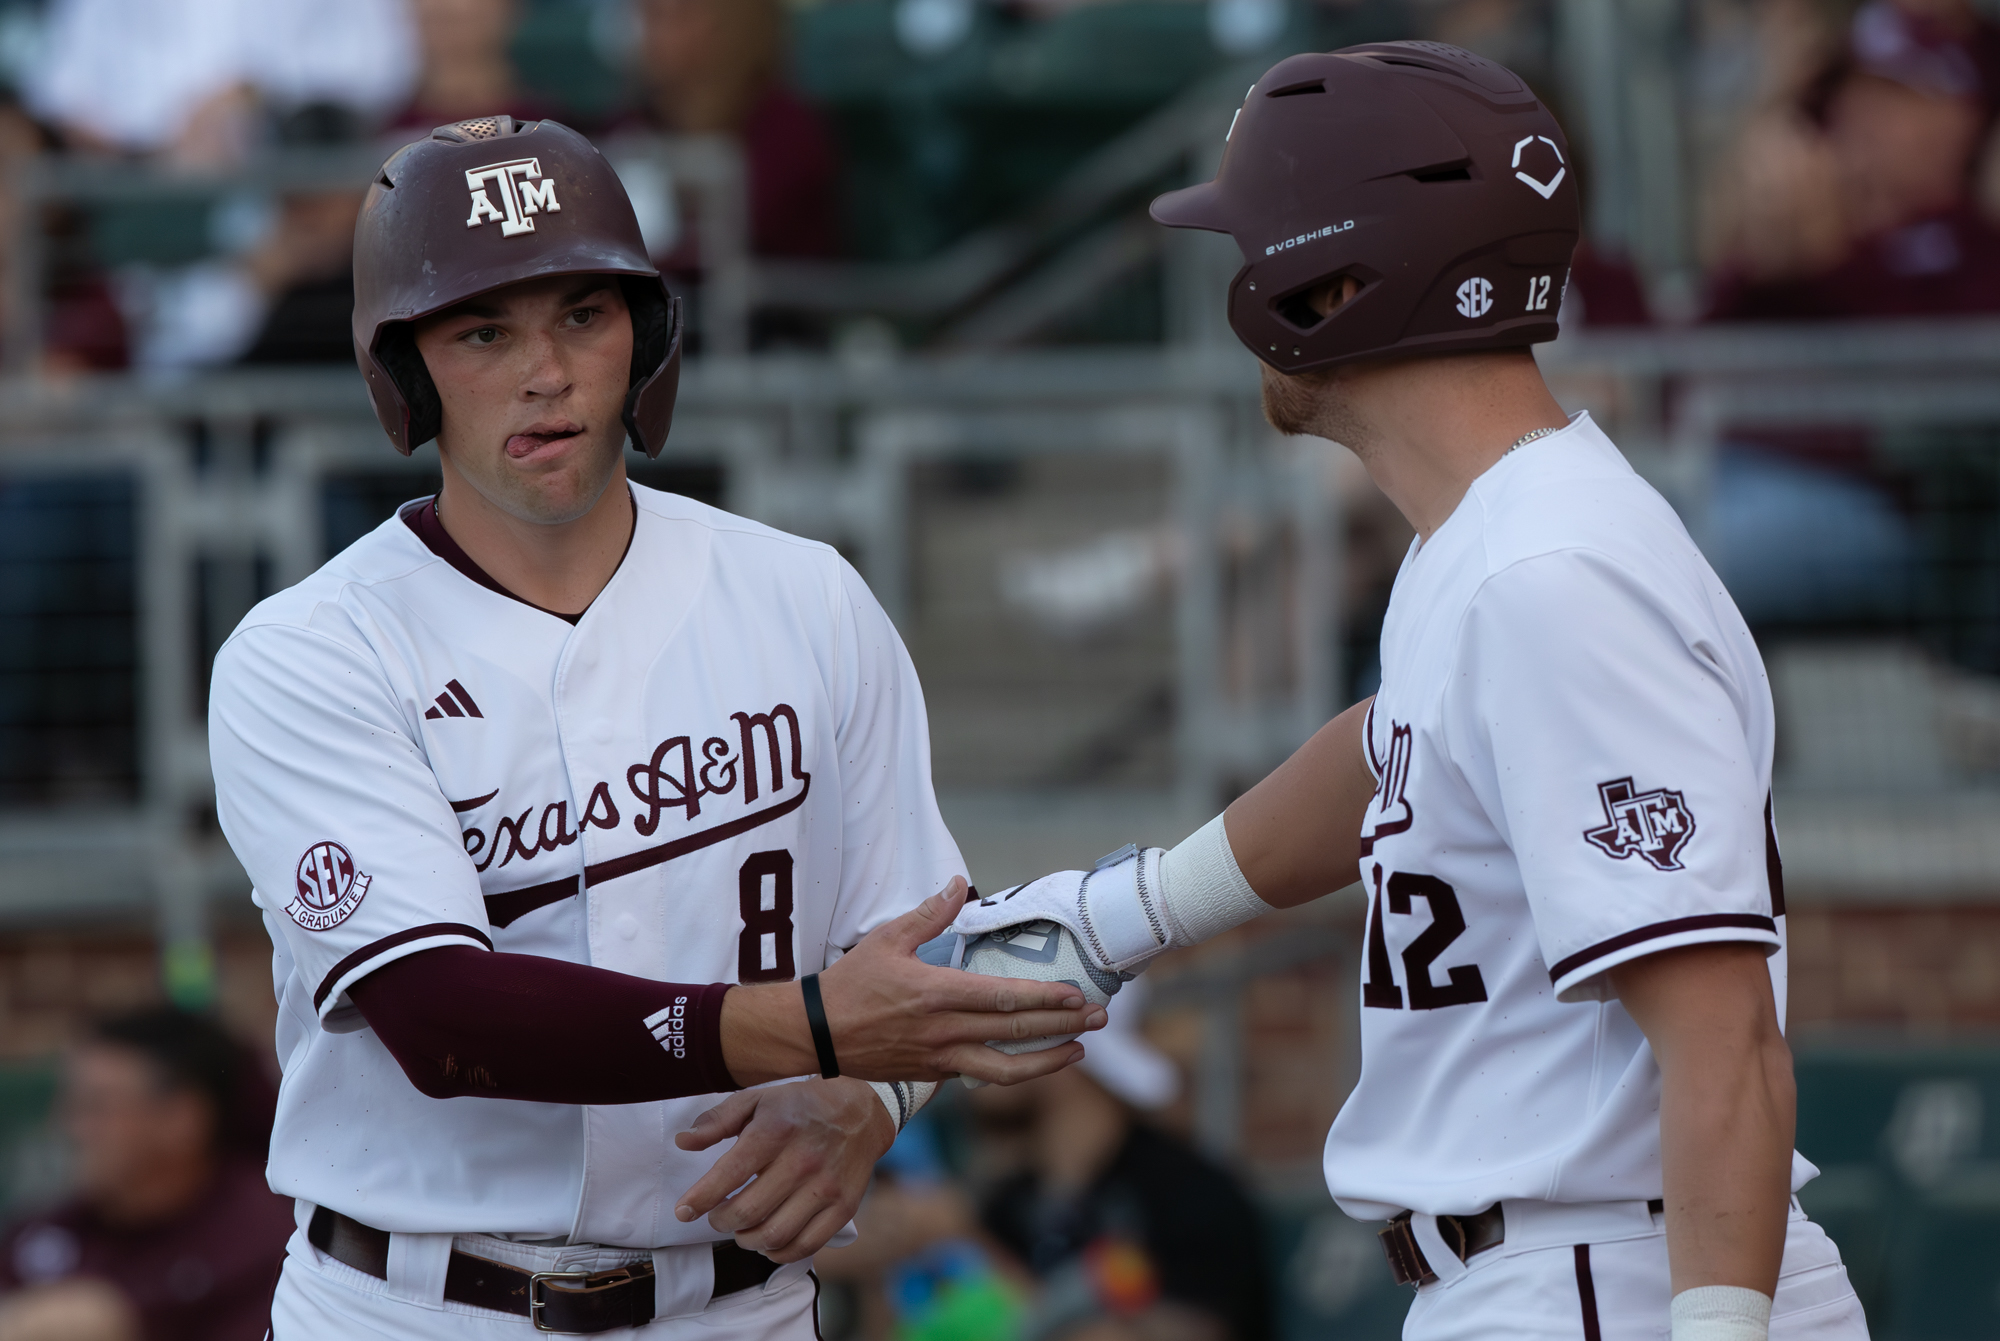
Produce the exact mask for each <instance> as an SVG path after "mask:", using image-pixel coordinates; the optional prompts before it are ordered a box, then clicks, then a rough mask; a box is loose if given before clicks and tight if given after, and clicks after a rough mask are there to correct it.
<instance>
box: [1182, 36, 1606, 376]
mask: <svg viewBox="0 0 2000 1341" xmlns="http://www.w3.org/2000/svg"><path fill="white" fill-rule="evenodd" d="M1153 217H1154V218H1155V219H1157V220H1159V222H1161V223H1163V224H1166V225H1168V226H1169V227H1172V228H1204V229H1208V230H1210V231H1213V232H1217V233H1228V234H1229V235H1230V236H1232V237H1233V238H1235V239H1236V245H1237V247H1238V249H1239V250H1241V251H1242V253H1243V261H1244V265H1243V268H1242V270H1240V271H1238V272H1237V275H1236V279H1235V280H1234V282H1232V283H1231V285H1230V288H1229V324H1230V326H1231V327H1233V328H1234V329H1235V331H1236V334H1237V337H1238V338H1239V339H1241V340H1242V341H1243V343H1244V344H1246V345H1248V346H1249V347H1250V351H1251V352H1252V353H1253V354H1255V355H1256V356H1257V357H1258V358H1260V359H1262V360H1264V362H1266V363H1268V364H1270V365H1271V366H1272V367H1273V368H1276V369H1278V370H1279V371H1281V372H1288V373H1293V372H1302V371H1304V370H1306V369H1308V368H1323V367H1326V366H1328V365H1330V364H1335V363H1345V362H1349V361H1351V360H1354V359H1362V358H1368V357H1370V356H1372V355H1378V354H1387V353H1392V352H1393V353H1407V354H1432V353H1435V354H1447V353H1458V352H1462V351H1468V350H1480V349H1506V348H1519V347H1521V346H1525V345H1530V344H1534V343H1537V342H1539V341H1543V340H1553V339H1555V338H1556V310H1557V308H1558V307H1559V306H1560V305H1561V302H1562V294H1563V288H1564V285H1565V284H1566V283H1567V282H1568V279H1569V262H1570V253H1571V252H1573V251H1574V250H1575V249H1576V242H1577V237H1578V235H1579V232H1580V231H1581V229H1580V217H1579V210H1578V206H1577V194H1576V171H1575V169H1574V167H1573V166H1572V165H1571V163H1570V160H1569V145H1568V142H1567V141H1566V140H1565V139H1564V138H1563V133H1562V127H1560V126H1558V125H1557V124H1556V120H1555V118H1554V117H1552V116H1550V115H1549V113H1548V109H1547V108H1545V107H1543V106H1542V104H1541V102H1540V101H1539V100H1538V99H1537V98H1536V97H1535V95H1534V93H1533V92H1532V91H1531V90H1530V89H1529V88H1528V86H1527V85H1526V84H1524V83H1522V82H1521V80H1520V79H1519V78H1517V77H1516V76H1515V75H1514V73H1513V72H1512V71H1510V70H1508V69H1506V68H1505V67H1504V66H1500V65H1496V64H1494V63H1493V62H1492V61H1489V60H1486V59H1485V58H1484V57H1481V56H1475V55H1473V54H1472V53H1471V52H1469V51H1461V50H1460V49H1459V48H1457V47H1452V46H1446V45H1444V44H1443V43H1440V42H1376V43H1370V44H1368V45H1365V46H1358V47H1346V48H1344V49H1342V50H1340V51H1333V52H1326V53H1314V54H1311V55H1303V56H1293V57H1291V58H1290V59H1288V60H1283V61H1280V62H1279V63H1278V64H1276V65H1274V66H1272V67H1271V68H1270V70H1268V71H1266V72H1265V74H1264V77H1263V78H1262V79H1260V80H1258V81H1257V83H1256V86H1255V87H1253V88H1252V89H1251V90H1250V94H1249V96H1248V97H1247V98H1245V99H1244V102H1243V107H1242V110H1240V111H1239V112H1238V113H1237V114H1236V120H1235V121H1234V122H1233V123H1232V125H1231V127H1230V131H1229V146H1228V148H1227V149H1226V150H1224V151H1223V156H1222V167H1221V169H1220V170H1219V171H1218V172H1217V173H1216V174H1215V180H1214V181H1212V182H1204V183H1202V184H1201V185H1199V186H1191V187H1188V188H1187V189H1185V190H1181V191H1174V192H1172V193H1170V194H1168V195H1164V196H1161V197H1160V198H1159V199H1158V200H1155V201H1154V202H1153ZM1347 275H1351V276H1353V277H1354V279H1355V280H1356V281H1358V282H1359V283H1360V285H1361V288H1360V291H1359V292H1358V293H1357V294H1356V295H1355V297H1354V298H1353V299H1352V300H1350V301H1349V302H1347V303H1346V304H1344V305H1343V306H1341V307H1340V308H1339V309H1337V310H1336V311H1335V312H1334V313H1333V315H1331V316H1329V317H1324V318H1323V317H1321V316H1320V315H1319V314H1318V313H1316V312H1314V311H1313V309H1312V307H1311V305H1310V304H1309V303H1308V302H1307V296H1308V295H1309V294H1310V293H1311V292H1312V291H1313V290H1314V289H1316V288H1318V287H1319V286H1320V285H1322V284H1324V283H1326V282H1327V281H1329V280H1333V279H1338V278H1340V277H1342V276H1347Z"/></svg>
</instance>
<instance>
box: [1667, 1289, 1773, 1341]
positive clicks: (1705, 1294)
mask: <svg viewBox="0 0 2000 1341" xmlns="http://www.w3.org/2000/svg"><path fill="white" fill-rule="evenodd" d="M1667 1316H1668V1317H1669V1318H1670V1319H1672V1322H1673V1341H1766V1338H1767V1337H1769V1336H1770V1333H1771V1296H1770V1295H1767V1294H1765V1293H1764V1292H1762V1291H1761V1290H1751V1289H1746V1288H1744V1287H1743V1286H1741V1285H1699V1286H1696V1287H1695V1288H1694V1289H1692V1290H1682V1291H1681V1292H1680V1293H1679V1294H1677V1295H1675V1296H1674V1302H1673V1303H1672V1304H1671V1305H1669V1306H1668V1309H1667Z"/></svg>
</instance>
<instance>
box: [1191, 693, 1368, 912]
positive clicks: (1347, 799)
mask: <svg viewBox="0 0 2000 1341" xmlns="http://www.w3.org/2000/svg"><path fill="white" fill-rule="evenodd" d="M1374 701H1375V700H1374V699H1373V698H1372V697H1371V698H1364V699H1362V700H1361V701H1360V702H1359V703H1357V704H1355V705H1354V706H1353V707H1351V708H1349V709H1348V710H1347V711H1345V712H1343V713H1341V714H1340V715H1339V716H1338V717H1336V718H1334V719H1333V720H1332V721H1330V722H1328V723H1327V724H1326V725H1325V726H1323V727H1321V728H1320V729H1319V730H1318V731H1317V732H1315V733H1314V735H1313V738H1312V739H1311V740H1309V741H1307V742H1306V743H1305V744H1303V745H1301V746H1299V748H1298V750H1297V751H1296V752H1294V753H1293V755H1292V757H1291V758H1289V759H1287V760H1285V762H1284V763H1282V764H1279V765H1278V766H1277V767H1276V768H1275V769H1273V770H1271V773H1270V775H1269V776H1268V777H1266V778H1265V779H1264V780H1263V781H1262V782H1260V783H1258V784H1257V785H1256V786H1254V787H1252V788H1251V789H1250V790H1249V791H1247V792H1245V793H1243V795H1241V796H1239V797H1237V798H1236V799H1235V800H1234V801H1232V802H1231V803H1230V805H1229V809H1227V810H1225V811H1223V822H1224V824H1225V825H1226V827H1227V829H1228V832H1229V847H1230V851H1231V852H1232V853H1234V854H1235V857H1236V864H1237V866H1238V867H1239V868H1240V869H1241V870H1242V872H1243V878H1244V879H1245V880H1247V881H1249V882H1250V888H1252V889H1254V890H1256V891H1257V897H1258V898H1260V899H1262V900H1263V901H1264V902H1266V903H1268V904H1270V905H1271V906H1272V907H1273V908H1295V907H1297V906H1298V905H1299V904H1302V903H1311V902H1312V901H1313V900H1314V899H1317V898H1320V897H1321V896H1323V895H1327V894H1331V893H1332V892H1333V891H1334V890H1336V889H1345V888H1346V887H1347V886H1348V885H1351V884H1353V883H1354V880H1355V869H1356V868H1355V862H1356V860H1357V853H1358V849H1359V846H1360V840H1361V824H1362V821H1363V820H1364V819H1365V818H1366V817H1367V814H1368V801H1369V798H1370V797H1372V796H1373V795H1374V794H1375V777H1374V775H1373V774H1372V773H1370V772H1369V771H1368V763H1367V744H1366V742H1365V741H1364V740H1363V739H1362V730H1363V728H1364V727H1365V726H1366V724H1367V721H1368V708H1369V705H1370V704H1372V703H1373V702H1374Z"/></svg>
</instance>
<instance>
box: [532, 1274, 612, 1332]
mask: <svg viewBox="0 0 2000 1341" xmlns="http://www.w3.org/2000/svg"><path fill="white" fill-rule="evenodd" d="M596 1274H598V1273H597V1272H594V1271H537V1272H534V1273H532V1274H531V1275H529V1277H528V1321H529V1322H531V1323H533V1324H534V1325H535V1330H536V1331H538V1332H550V1333H553V1334H554V1335H556V1336H575V1335H577V1333H575V1332H564V1331H558V1330H557V1329H556V1328H554V1327H545V1326H543V1325H542V1310H543V1309H544V1308H546V1307H548V1300H546V1299H544V1298H543V1297H542V1285H543V1283H544V1282H546V1281H552V1280H582V1281H587V1280H589V1279H590V1278H591V1277H592V1276H594V1275H596Z"/></svg>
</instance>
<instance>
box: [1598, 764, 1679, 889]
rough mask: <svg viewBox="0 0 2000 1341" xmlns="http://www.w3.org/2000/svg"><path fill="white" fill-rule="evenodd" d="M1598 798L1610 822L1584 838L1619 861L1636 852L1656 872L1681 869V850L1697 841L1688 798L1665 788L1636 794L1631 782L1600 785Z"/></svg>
mask: <svg viewBox="0 0 2000 1341" xmlns="http://www.w3.org/2000/svg"><path fill="white" fill-rule="evenodd" d="M1597 796H1598V799H1599V800H1600V801H1601V802H1603V805H1604V818H1605V819H1606V820H1608V821H1610V822H1609V823H1608V824H1605V825H1603V826H1601V827H1599V828H1595V829H1585V830H1584V831H1583V836H1584V837H1585V838H1587V839H1589V840H1590V842H1591V843H1592V844H1594V845H1595V846H1597V847H1598V848H1601V849H1602V850H1603V851H1604V852H1605V854H1606V855H1608V856H1612V857H1615V858H1617V859H1618V860H1619V861H1623V860H1625V858H1627V857H1629V856H1631V855H1632V854H1633V853H1634V852H1636V853H1638V854H1639V855H1640V856H1642V857H1644V858H1645V859H1646V861H1647V862H1648V863H1650V864H1651V866H1652V867H1653V869H1654V870H1656V871H1678V870H1680V869H1681V863H1680V860H1679V858H1680V851H1681V848H1683V847H1685V846H1686V845H1687V840H1688V839H1690V838H1692V837H1694V812H1693V811H1692V810H1689V809H1688V805H1687V800H1686V798H1684V797H1683V796H1682V795H1681V794H1680V793H1679V792H1674V791H1668V790H1667V789H1666V788H1664V787H1660V788H1655V789H1654V790H1652V791H1650V792H1634V791H1633V790H1632V779H1630V778H1619V779H1617V780H1616V781H1614V782H1600V783H1598V784H1597Z"/></svg>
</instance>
